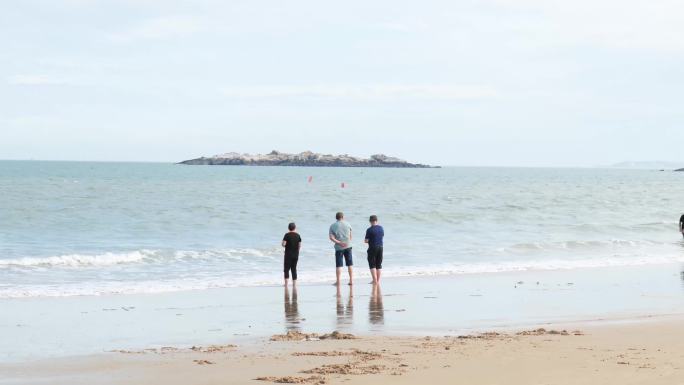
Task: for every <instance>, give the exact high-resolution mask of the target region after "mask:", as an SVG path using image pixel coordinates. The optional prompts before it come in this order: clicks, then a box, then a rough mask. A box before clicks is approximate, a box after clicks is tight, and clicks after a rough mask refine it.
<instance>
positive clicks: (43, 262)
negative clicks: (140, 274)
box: [0, 248, 279, 269]
mask: <svg viewBox="0 0 684 385" xmlns="http://www.w3.org/2000/svg"><path fill="white" fill-rule="evenodd" d="M276 255H278V256H279V253H278V249H275V248H274V249H263V250H259V249H250V248H242V249H226V250H199V251H194V250H178V251H165V250H136V251H130V252H119V253H115V252H107V253H101V254H66V255H57V256H49V257H22V258H12V259H0V269H1V268H33V267H38V268H50V267H56V268H79V267H84V268H85V267H87V268H91V267H108V266H115V265H125V264H134V263H165V262H174V261H175V262H183V261H193V260H214V261H215V260H219V259H223V260H231V261H234V262H240V261H242V260H244V259H245V258H249V259H259V258H265V259H269V260H271V259H273V258H275V256H276Z"/></svg>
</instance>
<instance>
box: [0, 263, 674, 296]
mask: <svg viewBox="0 0 684 385" xmlns="http://www.w3.org/2000/svg"><path fill="white" fill-rule="evenodd" d="M677 262H680V263H681V262H684V256H682V255H669V256H667V255H661V256H654V257H637V258H621V257H609V258H601V259H591V258H586V259H576V260H567V259H553V260H528V261H510V262H488V263H464V264H442V265H426V266H420V267H418V266H403V267H389V268H385V269H384V272H383V275H384V276H385V277H386V278H387V277H421V276H448V275H462V274H496V273H510V272H527V271H554V270H573V269H586V268H606V267H634V266H645V265H662V264H671V263H677ZM355 275H356V276H357V278H367V277H368V272H366V271H365V270H357V272H356V273H355ZM332 279H333V273H332V269H321V268H316V269H312V270H309V271H305V272H304V271H301V272H300V283H303V284H319V283H325V282H329V281H331V280H332ZM280 284H282V277H281V275H280V273H279V272H278V273H275V272H274V273H257V274H249V275H241V276H240V275H238V276H234V275H230V274H223V273H222V272H214V275H204V276H202V277H193V278H178V279H172V280H159V281H129V282H124V281H108V282H102V281H98V282H90V281H89V282H80V283H70V284H59V285H41V284H34V285H15V286H12V285H5V286H0V298H30V297H69V296H100V295H132V294H158V293H171V292H181V291H193V290H209V289H221V288H234V287H254V286H273V285H280Z"/></svg>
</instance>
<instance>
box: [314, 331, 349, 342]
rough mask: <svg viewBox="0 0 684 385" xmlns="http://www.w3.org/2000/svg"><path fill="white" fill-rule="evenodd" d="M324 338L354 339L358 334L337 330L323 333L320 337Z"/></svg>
mask: <svg viewBox="0 0 684 385" xmlns="http://www.w3.org/2000/svg"><path fill="white" fill-rule="evenodd" d="M319 338H320V339H322V340H354V339H356V336H354V335H353V334H348V333H340V332H338V331H337V330H335V331H334V332H332V333H330V334H323V335H322V336H320V337H319Z"/></svg>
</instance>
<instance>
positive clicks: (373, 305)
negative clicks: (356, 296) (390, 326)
mask: <svg viewBox="0 0 684 385" xmlns="http://www.w3.org/2000/svg"><path fill="white" fill-rule="evenodd" d="M368 320H369V321H370V323H371V324H373V325H383V324H384V323H385V309H384V308H383V306H382V291H381V289H380V285H373V291H372V292H371V296H370V302H368Z"/></svg>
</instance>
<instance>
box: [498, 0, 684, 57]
mask: <svg viewBox="0 0 684 385" xmlns="http://www.w3.org/2000/svg"><path fill="white" fill-rule="evenodd" d="M489 2H490V3H493V4H494V5H496V6H497V7H501V8H502V9H509V10H514V11H517V12H518V13H520V12H524V13H527V14H529V15H533V16H535V17H534V18H532V19H530V20H529V21H530V23H529V24H528V26H527V27H525V26H518V27H519V28H520V29H525V28H529V29H532V30H536V29H537V28H538V27H542V28H543V29H544V30H545V31H546V33H536V34H534V35H533V36H534V41H535V42H536V43H540V42H547V43H549V45H553V44H554V43H555V44H556V45H557V44H558V43H561V44H582V45H593V46H601V47H609V48H619V49H627V50H633V49H638V50H653V51H682V50H684V40H682V39H681V38H680V36H682V34H684V24H683V23H682V22H681V15H682V13H683V12H684V3H682V2H681V1H680V0H659V1H642V0H603V1H598V2H597V1H595V0H575V1H565V0H489Z"/></svg>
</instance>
